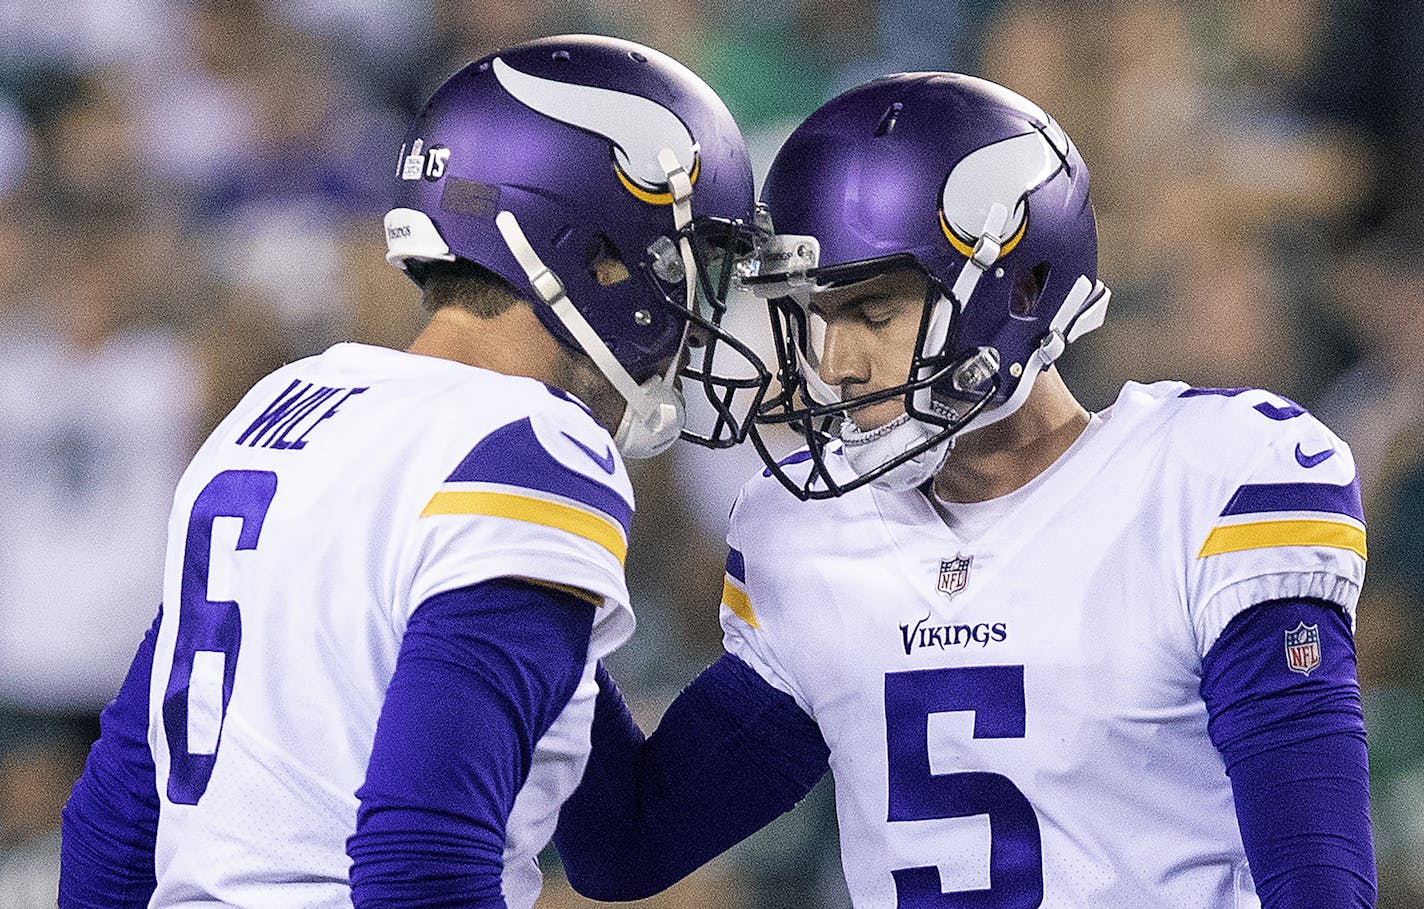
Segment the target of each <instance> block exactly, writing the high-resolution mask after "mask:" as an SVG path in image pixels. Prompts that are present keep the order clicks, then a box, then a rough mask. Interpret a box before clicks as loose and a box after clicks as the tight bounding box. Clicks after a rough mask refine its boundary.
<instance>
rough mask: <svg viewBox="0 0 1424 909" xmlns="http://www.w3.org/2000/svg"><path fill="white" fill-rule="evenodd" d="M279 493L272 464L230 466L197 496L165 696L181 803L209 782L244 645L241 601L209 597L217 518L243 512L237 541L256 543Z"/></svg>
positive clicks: (172, 780) (190, 801)
mask: <svg viewBox="0 0 1424 909" xmlns="http://www.w3.org/2000/svg"><path fill="white" fill-rule="evenodd" d="M276 494H277V475H276V474H275V473H272V472H271V471H269V470H226V471H223V472H222V473H220V474H218V475H217V476H215V477H213V479H212V482H210V483H208V485H207V486H204V487H203V491H202V492H200V493H198V498H197V500H196V501H194V502H193V512H192V515H191V517H189V519H188V537H187V541H186V542H185V544H184V546H183V580H182V590H181V593H180V596H181V599H180V602H179V608H178V639H177V641H176V643H175V644H174V646H173V669H172V671H171V672H170V673H169V675H168V688H167V690H166V691H165V692H164V695H163V732H164V735H165V736H166V737H167V739H168V754H169V762H170V763H169V770H168V800H169V801H170V802H173V803H174V804H176V805H196V804H198V799H200V798H202V796H203V792H204V791H205V790H206V789H207V788H208V780H209V779H210V778H211V777H212V775H213V764H214V762H215V761H216V760H217V754H218V740H219V739H220V737H221V735H222V724H223V719H224V718H225V717H226V716H227V704H228V701H229V700H231V699H232V680H233V677H234V676H235V675H236V673H237V652H238V648H239V647H241V646H242V616H241V615H240V614H239V613H238V609H237V603H235V602H233V601H231V600H219V601H213V600H210V599H208V565H209V562H210V559H211V556H212V546H213V521H214V520H216V519H217V518H223V517H227V518H238V519H239V520H241V521H242V529H241V531H239V533H238V538H237V547H236V548H237V549H239V550H242V549H256V548H257V539H258V537H259V536H261V534H262V522H263V520H264V519H265V518H266V517H267V509H268V508H270V507H271V506H272V497H273V496H274V495H276Z"/></svg>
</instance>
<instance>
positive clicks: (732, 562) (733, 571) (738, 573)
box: [727, 549, 747, 584]
mask: <svg viewBox="0 0 1424 909" xmlns="http://www.w3.org/2000/svg"><path fill="white" fill-rule="evenodd" d="M727 574H729V575H731V576H732V577H734V578H736V579H737V580H738V581H739V582H740V583H742V584H745V583H746V582H747V565H746V562H745V561H744V560H743V559H742V554H741V553H740V552H738V551H737V550H735V549H729V550H728V551H727Z"/></svg>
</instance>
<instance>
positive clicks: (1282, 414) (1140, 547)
mask: <svg viewBox="0 0 1424 909" xmlns="http://www.w3.org/2000/svg"><path fill="white" fill-rule="evenodd" d="M950 456H951V457H953V454H951V455H950ZM842 466H844V465H842ZM793 469H794V468H793ZM943 509H944V512H945V515H944V517H942V516H941V514H940V512H939V511H938V510H937V508H936V506H935V505H934V504H932V503H931V502H930V501H929V499H927V498H926V496H925V495H923V494H922V493H920V492H918V491H910V492H906V493H899V494H896V493H888V492H885V491H883V490H878V489H875V488H873V487H867V488H863V489H861V490H858V491H855V492H853V493H851V494H848V495H846V496H844V497H841V498H838V499H832V500H827V501H819V502H808V503H804V504H802V503H798V502H797V501H796V500H795V499H793V498H792V497H791V496H790V494H788V493H786V492H785V491H784V490H783V489H782V488H781V486H780V485H779V484H778V483H777V482H776V481H775V480H773V479H770V478H768V477H766V476H763V477H760V478H757V479H754V480H753V481H752V482H751V483H749V484H748V485H747V487H746V488H745V489H744V490H743V494H742V497H741V499H740V501H739V503H738V505H737V506H736V508H735V510H734V512H733V515H732V525H731V530H730V533H729V541H730V543H731V546H732V548H733V555H732V557H731V558H729V560H728V566H729V567H728V577H727V585H726V588H725V593H724V597H723V607H722V611H721V615H722V624H723V629H724V632H725V637H724V643H725V646H726V648H727V650H728V651H729V652H731V653H733V654H736V655H737V656H739V657H741V658H742V659H743V660H745V661H746V662H748V663H749V664H750V665H751V666H753V667H754V668H755V669H756V670H757V671H758V672H759V673H760V674H761V675H762V676H763V677H764V678H765V679H766V680H767V681H768V682H769V683H770V684H772V685H773V686H775V687H777V688H779V689H781V690H782V691H785V692H787V693H788V694H790V695H791V696H792V697H793V698H795V699H796V701H797V702H798V703H799V704H800V705H801V707H802V708H803V709H805V710H806V712H807V713H808V714H809V715H810V716H812V717H813V718H814V719H815V720H816V722H817V723H818V725H819V726H820V729H821V732H822V734H823V735H824V737H825V739H826V743H827V744H828V745H829V747H830V764H831V770H832V772H833V773H834V775H835V782H836V800H837V813H838V815H839V823H840V838H841V853H842V861H843V864H844V868H845V875H846V879H847V882H848V884H849V888H850V893H851V896H852V898H853V900H854V903H855V905H856V906H857V907H859V909H886V907H897V906H899V907H904V906H931V905H941V904H943V905H949V903H942V902H940V900H941V899H942V898H941V896H940V895H941V894H949V893H956V894H957V893H969V892H978V896H979V898H980V899H983V898H985V897H987V896H988V894H985V893H983V891H991V892H992V894H993V897H994V898H993V899H991V900H990V902H992V903H993V905H996V906H1015V907H1017V906H1023V907H1033V906H1038V905H1042V906H1044V907H1046V909H1082V907H1086V906H1174V907H1182V909H1240V907H1250V906H1258V905H1259V901H1258V900H1257V897H1256V895H1255V888H1254V885H1253V883H1252V881H1251V877H1250V873H1249V870H1248V868H1247V864H1246V858H1245V854H1244V852H1243V849H1242V845H1241V838H1240V833H1239V831H1238V828H1237V823H1236V816H1235V812H1234V806H1233V802H1232V793H1231V786H1230V781H1229V780H1228V778H1227V776H1226V772H1225V766H1224V763H1223V760H1222V758H1221V756H1220V754H1219V753H1218V752H1217V750H1216V748H1215V747H1214V746H1213V744H1212V742H1211V740H1210V738H1209V737H1208V734H1207V711H1206V706H1205V704H1204V703H1203V701H1202V697H1201V695H1200V693H1199V691H1198V686H1199V684H1200V682H1201V667H1202V659H1203V657H1204V655H1205V654H1206V653H1207V651H1208V650H1209V649H1210V648H1211V646H1212V644H1213V643H1214V642H1215V641H1216V639H1217V638H1218V636H1219V635H1220V634H1221V632H1222V630H1223V629H1224V628H1225V627H1226V625H1227V623H1228V622H1229V621H1230V620H1231V619H1232V618H1233V617H1234V616H1236V615H1237V614H1238V613H1240V612H1241V611H1242V610H1244V609H1246V608H1248V607H1250V606H1251V605H1253V604H1256V603H1260V602H1262V601H1266V600H1271V599H1276V598H1282V597H1317V598H1320V599H1324V600H1329V601H1332V602H1334V603H1338V604H1340V605H1341V606H1342V607H1344V608H1345V609H1346V610H1347V612H1348V613H1349V615H1350V617H1351V621H1353V616H1354V606H1355V601H1356V599H1357V596H1358V593H1359V589H1360V583H1361V581H1362V579H1363V576H1364V554H1365V533H1364V525H1363V517H1362V515H1361V513H1360V507H1359V488H1358V483H1357V482H1356V478H1355V465H1354V462H1353V459H1352V458H1351V455H1350V452H1349V449H1348V448H1347V447H1346V445H1345V444H1344V443H1343V442H1342V441H1341V440H1340V439H1339V438H1337V437H1336V436H1335V435H1333V434H1332V433H1331V432H1330V431H1329V430H1328V429H1326V428H1325V427H1324V426H1323V425H1321V424H1320V423H1319V422H1318V421H1316V420H1315V419H1314V418H1313V417H1311V416H1310V415H1308V414H1306V413H1305V412H1304V411H1303V410H1301V409H1300V408H1299V407H1297V406H1295V405H1293V404H1291V403H1290V402H1289V401H1286V400H1284V399H1282V398H1279V397H1276V396H1274V395H1271V394H1268V393H1267V392H1263V391H1253V390H1208V389H1188V387H1187V386H1185V385H1182V384H1180V383H1174V382H1163V383H1157V384H1154V385H1138V384H1135V383H1129V384H1128V385H1127V386H1126V387H1125V388H1124V389H1123V391H1122V394H1121V395H1120V396H1119V398H1118V400H1117V402H1116V403H1115V404H1114V405H1113V407H1111V408H1110V409H1109V410H1107V411H1105V412H1104V413H1102V414H1101V415H1098V416H1095V417H1094V418H1093V421H1092V422H1091V423H1090V426H1089V428H1088V429H1087V430H1086V431H1085V432H1084V434H1083V435H1082V436H1081V437H1080V438H1079V439H1078V440H1077V442H1076V443H1075V444H1074V445H1073V446H1072V447H1071V448H1070V449H1069V450H1068V451H1067V452H1066V453H1065V454H1064V455H1063V456H1062V457H1061V458H1060V459H1059V460H1058V462H1057V463H1055V464H1054V465H1053V466H1052V467H1051V468H1050V469H1049V470H1048V471H1046V472H1045V473H1044V474H1042V475H1040V476H1039V477H1037V478H1035V479H1034V480H1033V481H1032V482H1030V483H1029V484H1028V485H1027V486H1025V487H1023V488H1022V489H1020V490H1017V491H1015V492H1014V493H1011V494H1010V495H1008V496H1006V497H1004V498H1002V499H998V500H994V501H991V502H987V503H980V504H978V505H971V506H960V505H946V506H943ZM1291 630H1292V629H1284V631H1286V632H1289V631H1291ZM1317 656H1318V653H1317ZM1281 659H1282V661H1283V663H1284V662H1285V661H1286V660H1287V659H1288V655H1287V652H1286V641H1285V640H1284V638H1283V640H1282V652H1281ZM1299 668H1301V669H1304V670H1306V671H1308V669H1309V666H1308V664H1307V665H1305V666H1301V667H1299ZM1040 892H1041V898H1040V897H1038V896H1037V895H1038V894H1039V893H1040ZM1040 900H1041V901H1040ZM982 904H983V905H988V904H989V903H988V902H984V903H982ZM953 905H970V903H968V902H964V903H959V902H956V903H953ZM973 905H981V903H980V902H974V903H973Z"/></svg>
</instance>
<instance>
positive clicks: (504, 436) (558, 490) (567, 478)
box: [445, 418, 633, 535]
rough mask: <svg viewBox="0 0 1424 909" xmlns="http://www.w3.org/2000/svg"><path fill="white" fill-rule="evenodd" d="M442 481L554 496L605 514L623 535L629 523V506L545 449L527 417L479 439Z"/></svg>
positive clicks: (598, 483)
mask: <svg viewBox="0 0 1424 909" xmlns="http://www.w3.org/2000/svg"><path fill="white" fill-rule="evenodd" d="M609 455H610V457H611V455H612V452H611V451H610V452H609ZM590 463H595V462H592V461H591V462H590ZM445 482H447V483H500V484H503V485H506V486H522V487H524V488H525V489H532V490H537V491H539V492H548V493H553V494H554V495H557V496H563V497H564V498H566V499H572V500H574V501H576V502H582V503H583V504H585V505H587V506H589V507H590V508H595V509H597V510H598V511H601V512H603V513H604V514H606V515H608V516H609V517H610V518H612V519H613V520H615V521H617V522H618V523H619V524H620V525H622V527H623V533H624V535H627V533H628V528H629V525H630V524H631V523H632V520H633V507H632V506H631V505H629V504H628V501H627V500H626V499H624V498H623V496H621V495H620V494H618V493H617V492H616V491H614V490H613V489H611V488H610V487H608V486H606V485H604V484H603V483H600V482H598V481H597V480H595V479H593V478H591V477H588V476H585V475H584V474H581V473H579V472H578V471H576V470H574V469H573V468H571V467H568V466H566V465H564V464H562V463H560V462H559V460H558V459H557V458H555V457H554V456H553V455H551V454H549V453H548V452H547V451H545V450H544V446H543V445H542V444H540V442H539V437H538V436H537V435H535V434H534V427H533V425H532V424H531V423H530V422H529V420H528V419H527V418H526V419H523V420H518V421H516V422H514V423H510V424H509V425H507V426H501V427H500V428H499V429H496V430H495V431H494V432H492V433H490V434H489V435H487V436H485V437H484V438H483V439H481V440H480V443H479V444H478V445H476V446H475V447H474V448H473V449H471V451H470V453H469V454H467V455H465V459H464V460H463V461H461V462H460V464H459V466H458V467H456V468H455V470H454V472H453V473H451V474H450V476H448V477H446V478H445Z"/></svg>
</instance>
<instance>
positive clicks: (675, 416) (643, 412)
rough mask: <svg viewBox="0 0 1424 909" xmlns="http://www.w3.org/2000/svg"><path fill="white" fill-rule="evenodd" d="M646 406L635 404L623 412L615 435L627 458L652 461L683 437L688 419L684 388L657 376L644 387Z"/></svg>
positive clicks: (644, 384) (642, 389)
mask: <svg viewBox="0 0 1424 909" xmlns="http://www.w3.org/2000/svg"><path fill="white" fill-rule="evenodd" d="M641 391H642V395H643V404H644V406H643V407H640V408H635V407H634V406H633V402H632V401H629V402H628V407H627V408H626V409H625V410H624V411H623V420H622V422H620V423H619V424H618V431H617V432H616V433H614V434H613V444H614V445H617V446H618V450H619V452H621V453H622V455H623V457H625V458H632V459H637V458H651V457H655V456H657V455H660V454H662V453H663V452H665V451H667V450H668V448H669V447H671V445H672V443H673V442H676V441H677V438H678V436H679V435H681V434H682V425H683V423H684V422H685V420H686V419H687V410H686V406H685V404H684V403H683V399H682V389H680V388H678V387H677V385H675V384H671V385H670V384H668V382H667V381H666V380H665V379H664V378H663V377H662V376H653V377H652V378H651V379H649V380H648V381H646V382H644V383H643V384H642V386H641Z"/></svg>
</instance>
